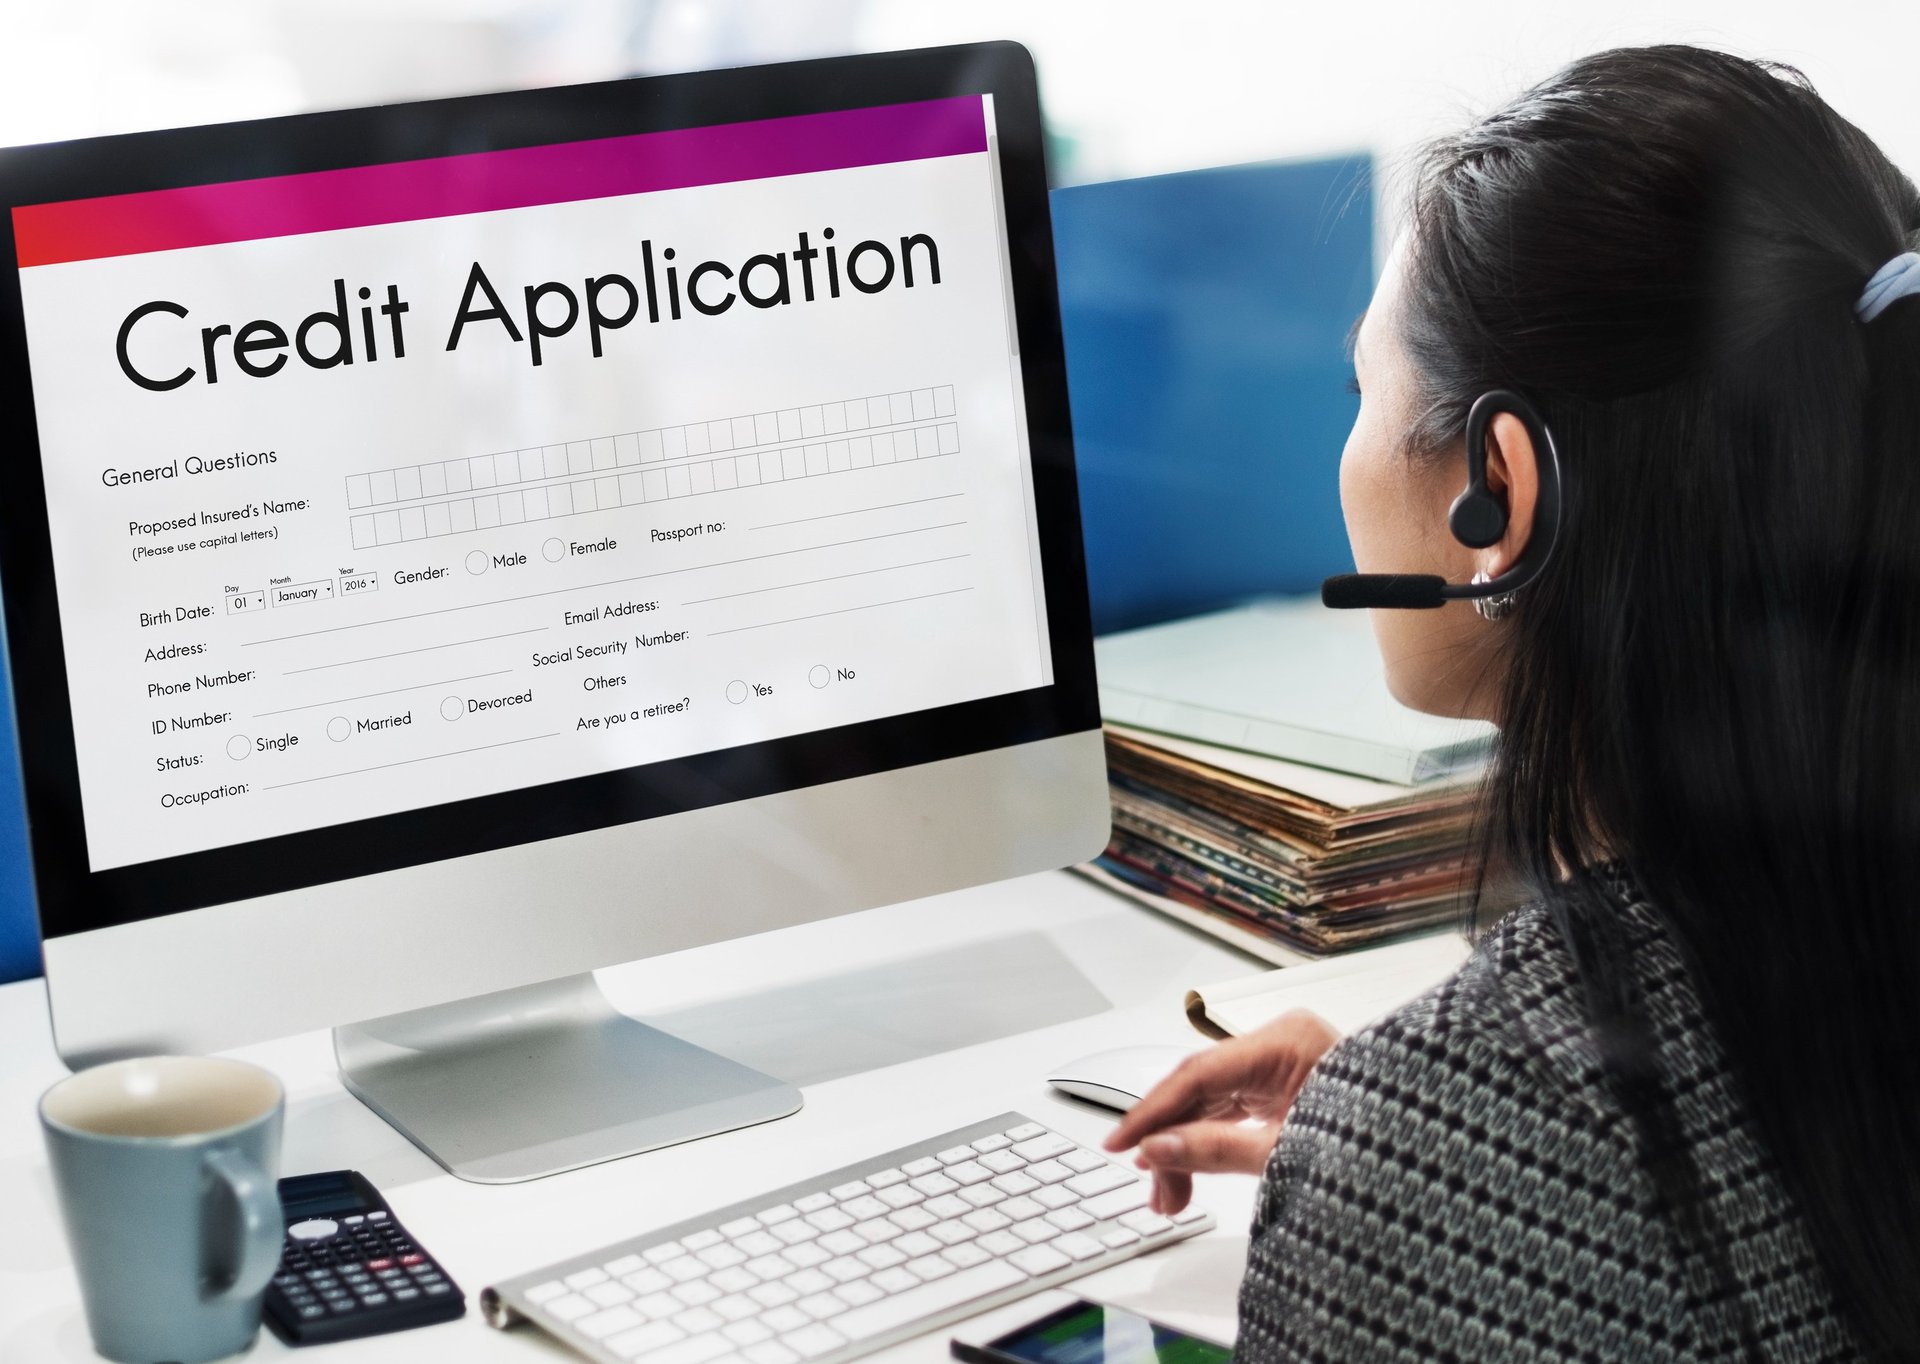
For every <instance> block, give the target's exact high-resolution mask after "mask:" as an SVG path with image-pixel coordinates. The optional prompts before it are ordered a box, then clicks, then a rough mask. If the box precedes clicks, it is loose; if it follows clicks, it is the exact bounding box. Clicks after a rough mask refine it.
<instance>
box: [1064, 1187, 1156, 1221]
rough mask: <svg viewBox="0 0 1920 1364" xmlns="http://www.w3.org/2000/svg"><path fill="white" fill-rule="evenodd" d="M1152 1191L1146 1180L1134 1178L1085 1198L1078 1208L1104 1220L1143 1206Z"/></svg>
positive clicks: (1088, 1214) (1090, 1215)
mask: <svg viewBox="0 0 1920 1364" xmlns="http://www.w3.org/2000/svg"><path fill="white" fill-rule="evenodd" d="M1069 1187H1071V1184H1069ZM1152 1192H1153V1191H1152V1189H1151V1188H1150V1187H1149V1186H1148V1184H1147V1181H1146V1180H1144V1179H1136V1180H1134V1181H1133V1182H1132V1183H1131V1184H1128V1185H1125V1186H1124V1187H1122V1188H1118V1189H1115V1190H1114V1191H1113V1192H1111V1193H1103V1194H1101V1195H1100V1196H1099V1197H1098V1198H1089V1199H1087V1200H1086V1201H1085V1202H1083V1203H1082V1204H1081V1205H1080V1210H1081V1211H1082V1212H1084V1213H1086V1214H1087V1216H1089V1217H1097V1218H1099V1219H1100V1220H1101V1221H1102V1222H1104V1221H1106V1220H1107V1219H1108V1218H1109V1217H1118V1216H1119V1215H1120V1214H1121V1213H1123V1212H1131V1211H1133V1210H1134V1209H1135V1208H1144V1207H1145V1206H1146V1205H1147V1199H1148V1197H1149V1196H1150V1195H1151V1194H1152Z"/></svg>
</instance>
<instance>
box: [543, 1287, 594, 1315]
mask: <svg viewBox="0 0 1920 1364" xmlns="http://www.w3.org/2000/svg"><path fill="white" fill-rule="evenodd" d="M544 1310H545V1312H546V1314H547V1315H548V1316H550V1317H552V1318H553V1319H554V1320H555V1321H578V1320H579V1319H580V1318H581V1317H584V1316H586V1315H587V1314H588V1313H589V1312H592V1311H593V1310H594V1306H593V1303H592V1301H591V1300H589V1299H587V1298H583V1297H581V1296H580V1295H579V1294H578V1293H569V1294H567V1296H566V1297H564V1298H555V1299H554V1300H553V1301H552V1302H550V1303H548V1304H547V1305H546V1307H545V1309H544Z"/></svg>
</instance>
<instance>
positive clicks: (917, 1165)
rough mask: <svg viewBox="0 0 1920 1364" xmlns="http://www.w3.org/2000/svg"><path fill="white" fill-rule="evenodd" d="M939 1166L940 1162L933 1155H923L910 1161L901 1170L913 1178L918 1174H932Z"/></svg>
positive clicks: (909, 1177)
mask: <svg viewBox="0 0 1920 1364" xmlns="http://www.w3.org/2000/svg"><path fill="white" fill-rule="evenodd" d="M939 1168H940V1162H939V1161H937V1160H935V1159H934V1158H933V1157H932V1156H922V1157H920V1159H918V1160H910V1161H908V1162H907V1163H906V1164H905V1165H902V1166H901V1167H900V1170H901V1173H903V1174H905V1175H906V1177H907V1178H908V1179H912V1178H914V1176H916V1175H930V1174H932V1173H933V1172H934V1171H935V1170H937V1169H939Z"/></svg>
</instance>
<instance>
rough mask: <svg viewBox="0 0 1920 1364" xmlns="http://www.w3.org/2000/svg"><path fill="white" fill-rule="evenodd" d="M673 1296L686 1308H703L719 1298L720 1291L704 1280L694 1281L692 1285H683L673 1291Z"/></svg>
mask: <svg viewBox="0 0 1920 1364" xmlns="http://www.w3.org/2000/svg"><path fill="white" fill-rule="evenodd" d="M673 1296H674V1297H675V1298H677V1299H679V1300H680V1302H681V1303H682V1305H684V1306H687V1307H705V1306H706V1305H707V1304H708V1303H710V1302H712V1301H713V1300H714V1299H715V1298H717V1297H719V1296H720V1290H719V1289H717V1288H715V1287H714V1286H713V1285H712V1284H710V1283H708V1282H707V1281H706V1280H705V1279H695V1280H694V1281H693V1282H692V1283H683V1284H680V1285H678V1286H677V1287H675V1288H674V1290H673Z"/></svg>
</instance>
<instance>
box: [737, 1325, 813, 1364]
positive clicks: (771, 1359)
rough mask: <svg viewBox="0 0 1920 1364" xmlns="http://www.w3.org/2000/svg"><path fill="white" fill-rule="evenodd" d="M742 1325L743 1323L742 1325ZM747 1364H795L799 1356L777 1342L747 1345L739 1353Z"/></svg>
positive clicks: (770, 1341)
mask: <svg viewBox="0 0 1920 1364" xmlns="http://www.w3.org/2000/svg"><path fill="white" fill-rule="evenodd" d="M742 1324H743V1325H744V1323H742ZM740 1353H741V1354H742V1355H743V1356H745V1357H746V1359H747V1364H797V1361H798V1360H799V1358H800V1356H799V1355H797V1354H795V1353H794V1352H793V1351H792V1350H789V1349H788V1348H787V1347H786V1346H784V1345H782V1344H781V1343H780V1342H779V1341H777V1340H769V1341H767V1342H766V1343H765V1344H756V1345H749V1346H748V1347H747V1348H746V1349H744V1350H742V1351H741V1352H740Z"/></svg>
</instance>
